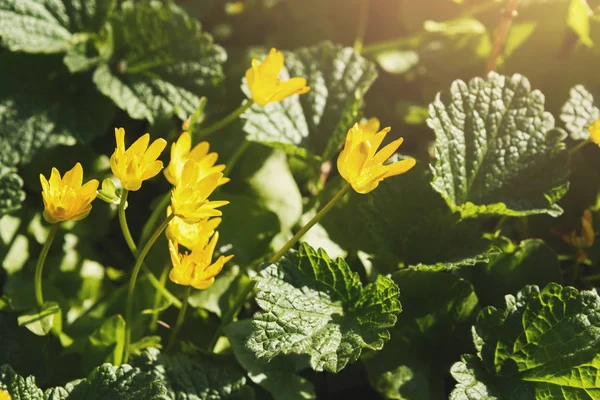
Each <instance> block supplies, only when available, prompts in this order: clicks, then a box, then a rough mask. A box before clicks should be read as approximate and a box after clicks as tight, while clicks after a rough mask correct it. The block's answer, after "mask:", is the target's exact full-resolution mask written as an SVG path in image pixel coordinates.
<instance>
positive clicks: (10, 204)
mask: <svg viewBox="0 0 600 400" xmlns="http://www.w3.org/2000/svg"><path fill="white" fill-rule="evenodd" d="M23 201H25V192H24V191H23V179H21V177H20V176H19V175H17V174H16V172H14V170H13V169H12V168H7V167H5V166H3V165H2V164H1V163H0V216H2V215H4V214H8V213H9V212H11V211H15V210H18V209H19V208H21V204H22V203H23Z"/></svg>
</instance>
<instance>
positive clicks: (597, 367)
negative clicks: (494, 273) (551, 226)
mask: <svg viewBox="0 0 600 400" xmlns="http://www.w3.org/2000/svg"><path fill="white" fill-rule="evenodd" d="M474 342H475V344H476V347H477V349H478V358H477V357H474V356H470V357H468V358H466V359H463V361H462V364H463V365H461V363H457V364H455V366H454V367H453V369H452V370H453V374H454V375H455V376H456V378H457V380H458V381H459V385H457V387H456V388H455V390H454V391H453V394H452V396H453V397H452V396H451V398H454V399H468V398H469V399H479V398H482V399H486V398H498V399H508V398H511V399H512V398H524V399H525V398H526V399H553V398H566V399H596V398H598V397H599V396H600V386H599V385H598V382H597V380H598V379H597V377H598V376H599V374H600V297H598V294H597V293H596V292H595V291H582V292H579V291H577V290H576V289H575V288H572V287H562V286H561V285H559V284H557V283H551V284H549V285H547V286H546V287H545V288H544V289H542V290H541V291H540V289H539V288H538V287H537V286H526V287H525V288H524V289H522V290H521V291H520V292H519V293H518V294H517V296H516V297H514V296H511V295H508V296H506V305H505V307H504V308H502V309H496V308H494V307H488V308H486V309H484V310H482V311H481V312H480V314H479V316H478V318H477V324H476V326H475V329H474ZM469 375H471V376H472V377H474V378H470V377H469ZM483 388H485V390H483ZM467 389H470V390H472V391H473V392H474V393H478V392H481V393H484V394H485V396H489V397H482V396H479V397H476V396H471V397H468V396H467V393H468V391H467ZM475 389H476V391H475ZM493 396H495V397H493Z"/></svg>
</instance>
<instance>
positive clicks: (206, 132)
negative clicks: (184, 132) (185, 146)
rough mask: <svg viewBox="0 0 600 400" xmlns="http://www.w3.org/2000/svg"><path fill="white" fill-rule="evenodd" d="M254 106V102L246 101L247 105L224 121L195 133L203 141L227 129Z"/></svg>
mask: <svg viewBox="0 0 600 400" xmlns="http://www.w3.org/2000/svg"><path fill="white" fill-rule="evenodd" d="M252 104H254V100H246V102H245V103H243V104H242V105H241V106H239V107H238V108H236V109H235V110H233V111H232V112H231V113H230V114H229V115H227V116H226V117H225V118H223V119H222V120H220V121H217V122H215V123H214V124H212V125H210V126H209V127H207V128H204V129H199V130H198V132H195V133H194V134H195V135H196V136H197V137H198V138H202V139H203V138H206V137H208V136H209V135H210V134H212V133H214V132H216V131H218V130H219V129H221V128H224V127H226V126H227V125H229V124H230V123H232V122H233V121H235V120H236V119H237V117H239V116H240V115H242V114H243V113H244V111H246V110H247V109H249V108H250V107H252Z"/></svg>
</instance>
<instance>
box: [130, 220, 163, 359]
mask: <svg viewBox="0 0 600 400" xmlns="http://www.w3.org/2000/svg"><path fill="white" fill-rule="evenodd" d="M174 217H175V214H171V215H169V216H168V217H167V218H165V220H164V221H163V222H162V224H160V226H159V227H158V228H157V229H156V230H155V231H154V233H153V234H152V236H150V239H148V242H146V244H145V245H144V248H143V249H142V251H141V252H140V254H139V256H138V257H137V259H136V260H135V265H134V266H133V271H132V272H131V278H130V279H129V286H128V287H127V304H126V306H125V307H126V308H125V346H124V349H123V362H124V363H127V360H129V344H130V342H131V323H132V315H131V314H132V313H133V291H134V290H135V282H136V280H137V276H138V274H139V273H140V269H141V268H142V263H143V262H144V259H145V258H146V256H147V255H148V252H149V251H150V249H151V248H152V245H153V244H154V242H156V239H158V237H159V236H160V235H161V233H163V231H164V230H165V229H166V228H167V225H169V222H171V220H172V219H173V218H174Z"/></svg>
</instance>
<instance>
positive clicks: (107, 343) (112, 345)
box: [84, 315, 125, 369]
mask: <svg viewBox="0 0 600 400" xmlns="http://www.w3.org/2000/svg"><path fill="white" fill-rule="evenodd" d="M124 344H125V320H124V319H123V317H122V316H120V315H113V316H112V317H110V318H108V319H107V320H106V321H104V322H103V323H102V325H101V326H100V327H99V328H98V329H96V330H95V331H94V332H93V333H92V334H91V335H90V336H89V337H88V340H87V345H86V349H85V352H84V357H85V358H84V368H86V366H87V368H89V369H93V367H95V366H97V365H100V364H103V363H105V362H108V363H112V364H116V365H120V364H121V359H122V356H123V346H124Z"/></svg>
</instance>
